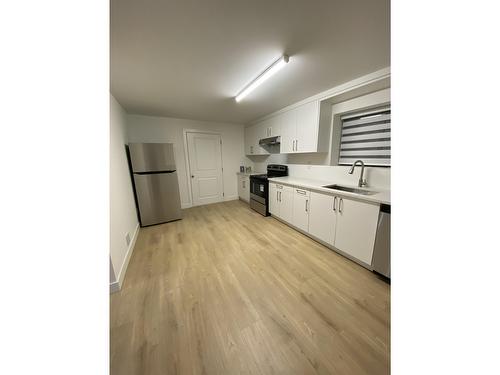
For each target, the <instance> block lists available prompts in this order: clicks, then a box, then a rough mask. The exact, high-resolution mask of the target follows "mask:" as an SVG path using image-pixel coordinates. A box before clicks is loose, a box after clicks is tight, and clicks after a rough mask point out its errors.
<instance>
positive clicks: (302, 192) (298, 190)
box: [293, 188, 311, 198]
mask: <svg viewBox="0 0 500 375" xmlns="http://www.w3.org/2000/svg"><path fill="white" fill-rule="evenodd" d="M293 192H294V194H298V195H303V196H304V197H306V198H309V196H310V194H311V192H310V191H309V190H306V189H302V188H293Z"/></svg>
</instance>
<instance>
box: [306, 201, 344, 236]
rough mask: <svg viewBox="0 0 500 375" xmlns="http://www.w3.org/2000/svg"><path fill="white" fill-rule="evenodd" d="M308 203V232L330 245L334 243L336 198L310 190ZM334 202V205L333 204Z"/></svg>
mask: <svg viewBox="0 0 500 375" xmlns="http://www.w3.org/2000/svg"><path fill="white" fill-rule="evenodd" d="M310 199H311V203H310V205H309V207H310V208H309V233H310V234H311V235H312V236H314V237H316V238H318V239H320V240H321V241H324V242H326V243H328V244H330V245H332V246H333V245H334V243H335V226H336V224H337V212H336V210H337V208H336V205H337V202H338V198H337V197H334V196H332V195H328V194H321V193H316V192H314V191H311V198H310ZM334 204H335V206H334Z"/></svg>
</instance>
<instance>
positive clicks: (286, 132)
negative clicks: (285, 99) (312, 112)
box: [279, 110, 296, 154]
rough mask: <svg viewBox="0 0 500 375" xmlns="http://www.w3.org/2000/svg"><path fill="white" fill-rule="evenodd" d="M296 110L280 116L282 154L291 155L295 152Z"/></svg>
mask: <svg viewBox="0 0 500 375" xmlns="http://www.w3.org/2000/svg"><path fill="white" fill-rule="evenodd" d="M295 115H296V112H295V110H291V111H287V112H285V113H282V114H280V115H279V124H280V128H281V130H280V131H281V145H280V153H282V154H290V153H293V152H295V151H294V145H295V135H296V133H295V119H296V117H295Z"/></svg>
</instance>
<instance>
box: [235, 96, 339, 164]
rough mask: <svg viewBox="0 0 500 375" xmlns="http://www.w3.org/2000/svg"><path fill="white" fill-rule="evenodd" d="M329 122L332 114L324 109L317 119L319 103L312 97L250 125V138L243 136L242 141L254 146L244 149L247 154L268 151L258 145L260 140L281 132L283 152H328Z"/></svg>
mask: <svg viewBox="0 0 500 375" xmlns="http://www.w3.org/2000/svg"><path fill="white" fill-rule="evenodd" d="M330 107H331V106H330ZM322 108H323V107H322ZM328 108H329V107H328ZM322 111H323V109H322ZM330 125H331V116H328V114H327V113H326V110H325V114H324V115H323V116H321V120H320V103H319V101H317V100H315V101H312V102H309V103H305V104H302V105H300V106H298V107H296V108H293V109H291V110H288V111H286V112H283V113H280V114H278V115H276V116H273V117H271V118H268V119H266V120H264V121H261V122H259V123H257V124H255V125H252V126H251V127H250V128H253V129H255V132H254V133H252V134H249V135H248V136H250V137H252V140H248V141H247V139H246V138H245V144H246V143H247V142H248V143H252V144H253V145H254V146H253V149H250V147H248V149H247V148H246V149H245V150H246V153H247V155H265V154H268V153H269V152H268V151H267V150H265V149H264V148H262V147H260V146H259V140H260V139H261V138H268V137H275V136H281V144H280V153H282V154H295V153H303V152H327V151H328V147H329V142H328V141H329V135H330ZM246 136H247V134H245V137H246Z"/></svg>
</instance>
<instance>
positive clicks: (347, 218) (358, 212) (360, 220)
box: [334, 198, 380, 264]
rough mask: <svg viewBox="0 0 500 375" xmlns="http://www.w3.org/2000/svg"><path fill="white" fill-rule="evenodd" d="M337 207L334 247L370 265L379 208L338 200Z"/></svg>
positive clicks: (371, 204)
mask: <svg viewBox="0 0 500 375" xmlns="http://www.w3.org/2000/svg"><path fill="white" fill-rule="evenodd" d="M337 200H338V205H337V225H336V230H335V245H334V246H335V247H336V248H337V249H339V250H341V251H343V252H345V253H347V254H349V255H350V256H352V257H354V258H356V259H359V260H360V261H362V262H364V263H366V264H371V263H372V255H373V245H374V244H375V235H376V233H377V222H378V214H379V211H380V206H379V205H378V204H373V203H365V202H359V201H355V200H352V199H345V198H340V199H337Z"/></svg>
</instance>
